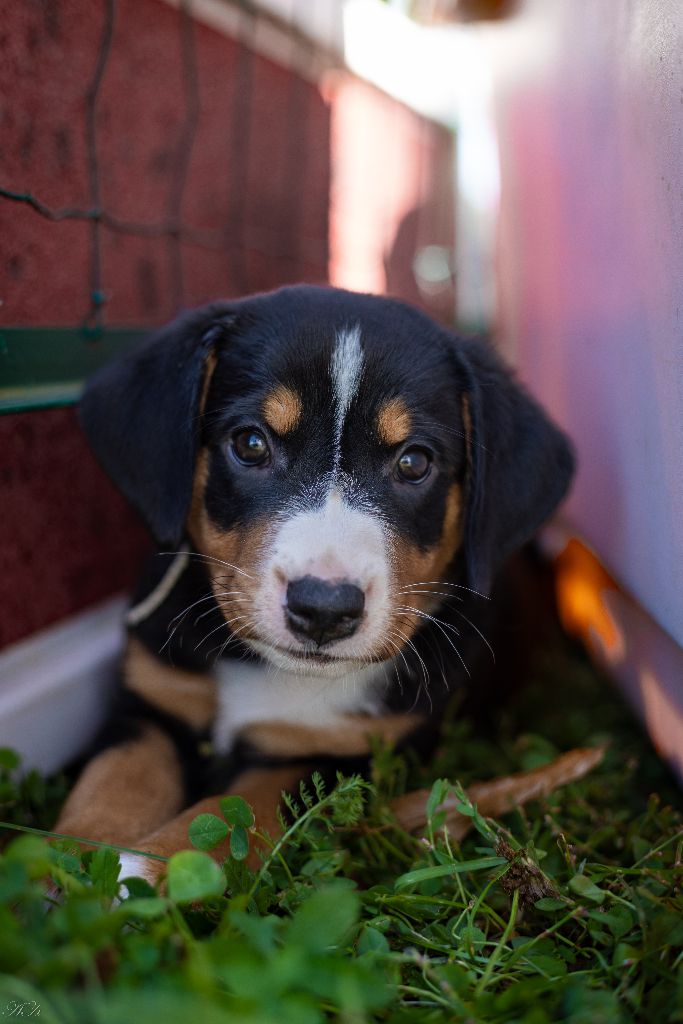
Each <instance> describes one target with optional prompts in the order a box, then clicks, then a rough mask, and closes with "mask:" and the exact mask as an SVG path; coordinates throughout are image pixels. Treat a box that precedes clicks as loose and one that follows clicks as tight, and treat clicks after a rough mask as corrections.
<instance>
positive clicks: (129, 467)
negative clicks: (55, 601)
mask: <svg viewBox="0 0 683 1024" xmlns="http://www.w3.org/2000/svg"><path fill="white" fill-rule="evenodd" d="M356 323H358V324H360V326H361V329H362V336H363V347H364V351H365V354H366V360H367V368H366V371H365V372H364V376H363V379H362V381H361V385H360V388H359V391H358V394H357V397H356V399H355V401H354V403H353V406H352V408H351V410H350V412H349V417H348V422H347V425H346V436H347V437H348V439H349V449H348V451H347V452H345V457H346V458H348V459H349V460H350V464H349V468H351V466H352V468H353V472H354V477H355V480H356V484H357V487H358V489H359V490H360V491H362V493H363V496H364V499H365V500H369V501H370V502H372V504H373V506H375V507H377V508H378V510H380V512H381V513H382V514H383V515H384V516H385V517H386V519H387V521H388V522H390V523H391V525H392V526H393V527H394V528H395V529H396V530H397V531H398V532H399V533H401V534H404V535H405V536H407V537H409V538H410V539H411V540H412V541H413V542H414V543H416V544H417V545H418V546H419V547H421V548H427V547H429V546H430V545H432V544H434V543H435V542H436V541H437V540H438V537H439V535H440V531H441V528H442V522H443V514H444V507H445V497H446V493H447V490H448V486H449V484H450V483H451V482H452V481H454V480H459V479H462V478H463V476H464V474H465V471H466V466H467V460H468V458H469V467H470V472H469V473H468V479H467V488H468V501H467V512H466V515H467V521H466V535H465V548H464V551H463V553H462V556H461V560H462V561H464V566H465V571H466V574H467V575H466V580H465V582H467V583H468V585H470V586H472V587H474V588H475V589H477V590H480V591H482V592H484V593H486V592H488V590H489V589H490V586H491V582H492V579H493V577H494V576H495V572H496V570H497V568H498V567H499V566H500V564H501V563H502V561H503V560H504V559H505V557H506V556H507V555H508V554H509V553H510V552H511V551H513V550H515V549H516V548H518V547H520V546H521V545H522V544H523V543H524V542H525V541H526V540H528V539H529V538H530V537H531V536H532V535H533V533H534V532H535V531H536V529H537V528H538V526H539V525H540V524H541V523H542V522H543V520H544V519H546V518H547V516H548V515H549V514H550V512H552V510H553V509H554V508H555V506H556V505H557V503H558V502H559V501H560V499H561V498H562V496H563V494H564V493H565V491H566V489H567V486H568V483H569V480H570V478H571V475H572V471H573V458H572V454H571V450H570V447H569V444H568V442H567V440H566V438H565V437H564V435H562V434H561V433H560V432H559V431H558V430H557V429H556V428H555V427H554V426H553V425H552V424H551V423H550V421H549V420H548V418H547V417H546V416H545V414H544V413H543V412H542V411H541V409H540V408H539V407H538V405H537V404H536V403H535V402H534V401H533V400H532V399H531V398H530V397H529V396H528V395H527V394H526V393H525V392H524V391H523V389H522V388H521V387H520V386H519V384H517V383H516V382H515V381H514V379H513V377H512V376H511V374H510V372H509V371H508V370H507V369H506V368H505V367H504V366H503V364H502V363H501V362H500V360H499V359H498V358H497V357H496V355H495V354H494V352H493V351H492V350H491V349H490V347H488V346H487V345H486V344H485V343H483V342H473V341H463V340H461V339H458V338H457V337H456V336H455V335H453V334H452V333H450V332H448V331H446V330H444V329H443V328H441V327H440V326H438V325H436V324H435V323H434V322H433V321H432V320H431V319H429V318H428V317H427V316H426V315H424V314H423V313H421V312H419V311H417V310H415V309H413V308H411V307H409V306H406V305H404V304H403V303H401V302H398V301H395V300H389V299H384V298H379V297H375V296H368V295H358V294H354V293H350V292H344V291H340V290H335V289H326V288H315V287H307V286H298V287H293V288H285V289H281V290H280V291H278V292H274V293H269V294H267V295H262V296H254V297H252V298H249V299H244V300H241V301H239V302H235V303H230V304H228V303H224V304H221V303H214V304H212V305H210V306H206V307H203V308H201V309H198V310H194V311H192V312H191V313H188V314H186V315H184V316H183V317H180V318H179V319H178V320H176V321H175V322H174V323H173V324H171V325H170V326H169V327H166V328H164V329H162V330H161V331H159V332H158V333H157V334H155V335H153V336H152V337H151V338H150V339H148V340H147V341H146V342H145V344H144V345H143V346H142V347H141V348H139V349H137V350H136V351H134V352H133V353H131V354H129V355H127V356H125V357H124V358H122V359H120V360H118V361H115V362H113V363H111V364H109V365H108V366H106V367H105V368H104V369H103V370H101V371H100V372H99V373H98V374H96V375H95V376H94V377H93V378H92V380H91V381H90V382H89V384H88V387H87V389H86V392H85V395H84V398H83V401H82V404H81V421H82V424H83V428H84V430H85V432H86V435H87V436H88V439H89V441H90V444H91V445H92V447H93V449H94V451H95V453H96V454H97V456H98V458H99V459H100V461H101V462H102V464H103V466H104V468H105V469H106V470H107V472H108V473H109V474H110V476H111V477H112V478H113V479H114V481H115V482H116V483H117V484H118V486H119V487H120V489H121V490H122V491H123V493H124V494H125V495H126V496H127V497H128V498H129V500H130V501H131V502H132V504H134V505H135V506H136V508H138V509H139V511H140V512H141V513H142V515H143V516H144V518H145V520H146V521H147V523H148V525H149V526H150V529H151V530H152V532H153V533H154V535H155V537H156V539H157V540H158V541H159V542H160V543H162V544H168V545H177V544H178V543H179V541H180V540H181V538H182V535H183V530H184V524H185V520H186V517H187V512H188V508H189V501H190V496H191V489H192V479H193V471H194V460H195V456H196V451H197V446H198V443H199V440H200V423H199V420H198V411H199V397H200V394H201V389H202V384H203V379H204V366H205V362H206V358H207V355H208V354H209V352H210V351H211V350H212V349H213V350H214V352H215V354H216V356H217V366H216V370H215V372H214V374H213V378H212V381H211V386H210V389H209V394H208V400H207V408H206V415H205V417H204V423H203V427H202V428H201V429H203V441H204V443H206V444H207V445H208V447H209V449H210V451H211V473H210V480H209V487H208V489H207V493H206V503H207V508H208V511H209V515H210V516H211V518H212V519H213V520H214V521H215V522H216V523H217V524H218V525H219V526H220V527H222V528H224V529H229V528H230V527H231V526H234V525H236V524H243V523H245V522H250V521H253V520H254V518H256V517H259V516H261V517H262V516H269V515H272V514H275V513H276V512H277V511H278V510H280V509H281V508H282V505H283V503H285V502H288V501H291V500H292V499H294V498H296V496H297V495H298V494H301V493H303V492H304V491H307V490H308V492H309V493H310V488H311V486H313V485H314V483H315V480H316V479H317V478H319V476H320V472H321V468H323V467H324V465H325V463H326V462H327V461H329V457H330V452H329V445H330V443H331V441H330V438H331V436H332V430H331V417H332V416H333V401H332V396H331V393H330V383H329V375H328V373H327V365H328V361H329V353H330V348H331V345H332V344H333V341H334V337H335V333H336V331H337V330H339V329H342V328H344V327H352V326H353V325H354V324H356ZM276 382H279V383H283V384H288V385H290V386H292V387H294V388H295V389H296V390H297V391H298V393H300V394H302V395H304V396H305V408H304V416H303V418H302V421H301V423H300V425H299V427H298V428H297V430H296V431H294V432H293V433H292V435H291V436H288V437H287V438H286V439H285V440H284V441H282V442H280V443H279V444H278V453H277V454H278V459H277V462H276V465H275V466H274V467H273V472H272V473H271V474H269V477H268V481H267V485H264V479H263V475H262V474H258V473H253V472H247V473H241V474H240V473H239V472H236V471H235V467H231V471H230V472H227V471H226V467H225V450H224V444H225V439H226V437H227V435H228V434H229V432H230V430H231V429H232V428H234V427H235V426H237V425H240V424H244V425H249V424H250V423H252V424H254V423H259V422H260V419H261V417H260V408H261V404H262V401H263V398H264V397H265V395H266V394H267V393H268V391H269V390H272V388H273V386H274V384H275V383H276ZM392 396H400V397H401V398H402V399H403V400H404V401H405V402H406V404H407V406H408V408H409V409H410V411H411V414H412V416H413V419H414V422H415V425H416V434H417V436H418V439H419V438H422V439H424V441H425V442H428V443H429V444H430V445H431V446H432V447H433V448H434V449H435V452H436V460H437V463H438V465H439V468H440V469H441V470H442V472H440V473H439V474H438V476H437V477H436V479H435V481H434V483H433V484H430V485H428V486H425V487H421V488H410V487H402V488H396V487H394V486H393V484H392V480H391V478H390V477H389V476H388V474H387V473H386V472H385V467H386V463H387V460H388V458H389V453H388V452H387V451H386V450H385V449H383V448H382V446H381V444H380V443H379V441H378V439H376V438H373V423H374V421H375V416H376V413H377V411H378V409H379V407H380V405H381V404H382V403H383V402H385V401H386V400H387V399H388V398H390V397H392ZM465 396H466V397H467V398H468V400H469V401H468V404H469V411H470V415H471V419H472V428H473V429H472V435H473V436H472V437H471V439H470V450H469V453H468V452H467V451H466V443H465V434H466V430H465V422H464V419H463V404H462V400H463V398H464V397H465ZM342 468H344V462H343V463H342Z"/></svg>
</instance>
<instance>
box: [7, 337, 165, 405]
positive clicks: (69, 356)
mask: <svg viewBox="0 0 683 1024" xmlns="http://www.w3.org/2000/svg"><path fill="white" fill-rule="evenodd" d="M91 333H92V332H91ZM145 333H146V329H145V328H111V329H105V330H103V331H102V332H101V333H100V334H98V335H97V337H95V338H92V337H89V336H88V332H87V331H86V330H84V329H82V328H78V327H4V328H0V413H7V412H23V411H26V410H28V409H50V408H54V407H56V406H61V405H72V404H73V403H74V402H77V401H78V399H79V397H80V394H81V390H82V388H83V381H84V380H85V379H86V378H87V377H88V376H89V375H90V374H91V373H92V372H93V371H94V370H96V369H97V368H98V367H99V366H102V365H103V363H106V362H107V361H108V360H109V359H111V358H112V357H113V356H115V355H117V354H118V353H119V352H123V351H125V350H126V349H128V348H130V347H131V346H132V345H133V344H134V343H135V341H137V340H138V339H139V338H140V337H141V336H142V335H143V334H145Z"/></svg>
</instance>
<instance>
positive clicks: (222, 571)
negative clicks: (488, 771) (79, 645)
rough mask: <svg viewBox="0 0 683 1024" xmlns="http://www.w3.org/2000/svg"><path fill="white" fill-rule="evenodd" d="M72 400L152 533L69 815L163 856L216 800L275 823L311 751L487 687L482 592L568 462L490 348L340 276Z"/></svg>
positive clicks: (100, 376) (235, 318)
mask: <svg viewBox="0 0 683 1024" xmlns="http://www.w3.org/2000/svg"><path fill="white" fill-rule="evenodd" d="M81 420H82V424H83V428H84V430H85V433H86V435H87V437H88V439H89V442H90V444H91V446H92V448H93V450H94V452H95V454H96V456H97V457H98V459H99V460H100V462H101V463H102V465H103V467H104V468H105V470H106V471H107V472H108V473H109V475H110V476H111V478H112V479H113V480H114V482H115V483H116V484H117V485H118V487H119V488H120V489H121V490H122V492H123V493H124V495H125V496H126V497H127V498H128V499H129V500H130V502H131V503H132V504H133V505H134V506H135V507H136V508H137V509H138V510H139V512H140V513H141V514H142V516H143V517H144V519H145V521H146V522H147V524H148V526H149V528H150V530H151V531H152V533H153V534H154V536H155V538H156V540H157V541H158V543H159V544H160V545H161V548H162V552H161V553H160V554H159V555H158V556H156V557H155V558H154V559H153V560H152V562H151V564H150V565H149V566H148V569H147V571H146V573H145V574H144V576H143V579H142V580H141V583H140V587H139V590H138V593H137V594H136V596H135V598H134V601H133V605H132V607H131V609H130V612H129V615H128V634H129V640H128V648H127V653H126V656H125V664H124V672H123V686H122V693H121V697H120V700H119V706H118V708H117V710H116V713H115V716H114V718H113V719H112V721H111V723H110V725H109V726H108V728H107V730H105V734H104V736H103V737H102V738H101V740H100V743H99V752H98V753H97V754H96V756H94V757H93V758H92V760H90V762H89V763H88V764H87V766H86V768H85V770H84V771H83V773H82V775H81V777H80V779H79V781H78V783H77V785H76V786H75V788H74V790H73V791H72V793H71V795H70V797H69V799H68V800H67V802H66V805H65V807H64V809H63V812H62V815H61V818H60V821H59V823H58V826H57V829H58V831H60V832H65V833H69V834H73V835H77V836H81V837H86V838H88V839H94V840H101V841H106V842H112V843H116V844H120V845H125V846H133V847H135V848H137V849H140V850H146V851H150V852H153V853H160V854H164V855H168V854H171V853H172V852H174V851H175V850H178V849H181V848H183V847H185V846H187V845H188V840H187V827H188V824H189V822H190V821H191V820H192V818H194V817H195V815H197V814H198V813H201V812H203V811H214V812H215V811H216V809H217V801H218V797H217V795H216V794H223V793H226V792H233V793H239V794H241V795H242V796H243V797H244V798H245V799H246V800H248V801H249V803H251V805H252V806H253V808H254V811H255V815H256V819H257V824H258V825H259V826H260V827H261V828H265V829H267V830H269V831H270V832H271V833H273V834H274V833H276V832H277V830H278V822H277V817H276V808H277V804H278V799H279V796H280V793H281V791H282V790H283V789H287V788H288V787H292V786H294V785H296V783H297V781H298V780H299V779H300V778H301V777H303V776H304V775H306V774H308V773H309V772H310V770H311V768H312V767H317V766H322V767H325V766H328V767H329V766H331V765H336V766H338V767H341V768H342V769H343V768H346V769H348V768H349V767H353V768H357V767H358V766H359V765H360V764H361V763H362V762H363V759H364V758H367V755H368V752H369V739H370V737H372V736H380V737H382V738H384V740H387V741H390V742H392V743H397V744H405V743H419V742H420V741H421V740H423V739H424V737H425V736H429V734H430V727H431V725H432V724H433V723H435V722H438V719H439V716H440V714H441V712H442V710H443V707H444V704H445V702H446V700H447V699H448V696H449V694H450V693H452V692H453V690H455V689H456V688H457V687H458V686H460V685H461V684H462V683H463V681H464V680H467V677H468V675H470V676H471V683H473V684H474V685H475V686H476V685H480V683H479V679H480V678H483V677H481V676H480V675H479V673H480V668H479V664H480V655H481V654H484V655H486V654H488V652H487V651H486V648H485V640H484V638H483V630H482V624H483V618H482V607H485V606H486V602H485V601H484V600H482V596H485V595H487V594H488V592H489V590H490V587H491V584H492V580H493V578H494V575H495V574H496V572H497V571H498V569H499V567H500V566H501V564H502V563H503V561H504V560H505V558H506V556H507V555H509V554H510V553H511V552H513V551H514V550H515V549H517V548H519V547H520V546H521V545H522V544H523V543H524V542H525V541H527V540H528V539H529V538H530V537H531V535H532V534H533V533H534V531H535V530H536V529H537V528H538V527H539V525H540V524H541V523H542V522H543V521H544V520H545V519H546V518H547V517H548V516H549V515H550V514H551V513H552V512H553V510H554V509H555V507H556V506H557V504H558V502H559V501H560V500H561V498H562V497H563V495H564V494H565V491H566V489H567V487H568V484H569V481H570V478H571V475H572V470H573V459H572V454H571V449H570V446H569V444H568V442H567V440H566V438H565V437H564V436H563V434H562V433H561V432H560V431H558V430H557V429H556V428H555V427H554V426H553V425H552V424H551V423H550V422H549V420H548V419H547V418H546V416H545V415H544V413H543V412H542V411H541V409H540V408H539V407H538V406H537V405H536V404H535V402H533V401H532V399H531V398H530V397H529V396H528V395H526V394H525V393H524V391H523V390H522V389H521V387H520V386H519V384H517V383H516V382H515V381H514V380H513V378H512V376H511V374H510V373H509V371H508V370H507V369H505V368H504V367H503V365H502V364H501V362H500V361H499V359H498V358H497V357H496V356H495V354H494V353H493V352H492V351H491V349H490V348H489V347H487V346H486V345H485V344H483V343H481V342H476V341H463V340H461V339H459V338H457V337H455V336H454V335H453V334H451V333H450V332H449V331H447V330H445V329H444V328H442V327H440V326H439V325H437V324H436V323H434V322H433V321H432V320H431V319H429V317H427V316H426V315H425V314H424V313H421V312H419V311H418V310H416V309H413V308H411V307H409V306H407V305H404V304H403V303H401V302H398V301H394V300H391V299H386V298H380V297H376V296H371V295H359V294H355V293H351V292H347V291H341V290H337V289H333V288H319V287H308V286H297V287H288V288H283V289H280V290H279V291H276V292H272V293H270V294H265V295H256V296H253V297H250V298H246V299H243V300H239V301H235V302H218V303H215V304H212V305H209V306H205V307H203V308H200V309H196V310H193V311H191V312H189V313H187V314H185V315H183V316H181V317H180V318H178V319H177V320H176V321H175V322H174V323H172V324H171V325H170V326H168V327H166V328H164V329H162V330H161V331H159V332H158V333H157V334H155V335H154V336H152V337H151V338H149V339H147V340H146V341H145V342H144V343H143V344H141V345H140V347H139V348H137V350H135V351H133V352H132V353H131V354H127V355H125V356H124V357H122V358H120V359H118V360H116V361H114V362H112V363H110V364H109V365H107V366H106V367H104V369H103V370H101V371H100V372H98V373H97V374H96V375H95V377H94V378H93V379H92V380H91V381H90V383H89V384H88V386H87V388H86V391H85V395H84V398H83V401H82V403H81ZM214 854H215V856H217V857H219V858H223V857H225V856H226V855H227V849H225V848H222V847H219V848H218V849H217V850H216V851H214ZM158 864H159V862H158V861H153V860H150V859H145V858H143V857H138V858H133V857H132V856H128V855H127V856H126V859H125V863H124V866H123V874H124V875H126V874H138V875H142V876H144V877H147V878H152V877H153V876H154V874H155V872H156V871H157V870H158Z"/></svg>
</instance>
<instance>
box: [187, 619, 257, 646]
mask: <svg viewBox="0 0 683 1024" xmlns="http://www.w3.org/2000/svg"><path fill="white" fill-rule="evenodd" d="M246 618H247V616H246V615H236V616H235V617H234V618H232V619H224V620H223V621H222V622H219V623H218V625H217V626H216V627H215V628H214V629H211V630H209V632H208V633H207V634H206V636H205V637H203V638H202V639H201V640H200V641H199V643H198V644H196V645H195V647H194V650H195V651H196V650H198V648H200V647H201V646H202V644H205V643H206V641H207V640H208V639H209V637H210V636H213V634H214V633H217V632H218V631H219V629H226V628H228V627H230V626H231V625H232V624H233V622H237V620H238V619H246Z"/></svg>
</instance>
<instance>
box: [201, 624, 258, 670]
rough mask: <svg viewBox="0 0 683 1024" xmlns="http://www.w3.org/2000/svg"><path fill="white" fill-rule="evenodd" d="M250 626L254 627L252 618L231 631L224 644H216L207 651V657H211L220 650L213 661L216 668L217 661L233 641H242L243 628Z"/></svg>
mask: <svg viewBox="0 0 683 1024" xmlns="http://www.w3.org/2000/svg"><path fill="white" fill-rule="evenodd" d="M250 627H252V628H253V627H254V623H253V622H252V621H251V620H249V621H248V622H245V623H244V624H243V625H241V626H239V627H238V628H237V629H235V630H233V631H232V632H231V633H230V636H229V637H228V638H227V640H225V641H224V642H223V643H222V644H216V646H215V647H212V648H211V650H210V651H208V652H207V655H206V657H207V658H209V657H210V656H211V655H212V654H213V652H214V651H218V654H217V655H216V657H215V658H214V662H213V664H214V668H215V666H216V664H217V662H219V661H220V659H221V658H222V657H223V654H224V653H225V651H226V650H227V649H228V647H229V646H230V644H232V643H240V640H239V634H240V633H241V632H242V630H243V629H249V628H250Z"/></svg>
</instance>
